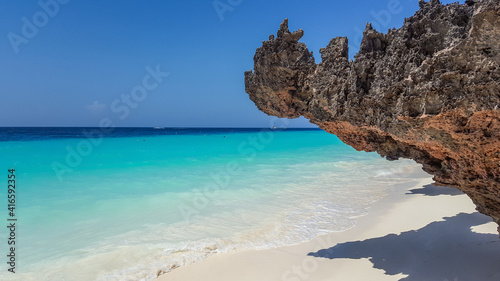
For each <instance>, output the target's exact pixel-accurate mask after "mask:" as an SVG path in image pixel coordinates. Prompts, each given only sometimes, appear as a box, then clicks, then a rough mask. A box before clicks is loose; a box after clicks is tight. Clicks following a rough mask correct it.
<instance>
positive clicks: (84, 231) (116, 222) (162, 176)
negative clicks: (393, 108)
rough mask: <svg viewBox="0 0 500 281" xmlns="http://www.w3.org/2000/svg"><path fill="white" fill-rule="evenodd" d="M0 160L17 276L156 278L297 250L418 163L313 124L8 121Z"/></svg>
mask: <svg viewBox="0 0 500 281" xmlns="http://www.w3.org/2000/svg"><path fill="white" fill-rule="evenodd" d="M0 155H1V158H0V175H1V174H2V173H3V174H4V176H3V177H4V178H5V181H4V184H5V185H6V184H7V180H6V179H7V173H8V170H9V169H15V175H16V218H17V219H18V221H17V222H16V223H17V226H18V229H17V231H18V232H17V242H18V243H17V270H18V272H17V273H16V275H15V277H16V278H18V279H17V280H153V279H154V278H156V276H157V274H158V273H162V272H168V271H170V270H172V269H174V268H176V267H179V266H183V265H187V264H191V263H195V262H198V261H201V260H203V259H205V258H206V257H208V256H210V255H212V254H215V253H225V252H232V251H240V250H251V249H269V248H274V247H280V246H286V245H293V244H298V243H303V242H306V241H309V240H310V239H312V238H314V237H317V236H318V235H322V234H327V233H330V232H334V231H344V230H346V229H349V228H351V227H352V226H354V225H355V219H356V218H357V217H359V216H362V215H365V214H366V213H367V212H368V208H369V207H370V206H371V205H372V204H373V203H374V202H376V201H377V200H379V199H381V198H382V197H384V196H385V195H386V194H387V193H388V192H389V190H390V188H391V187H392V186H394V185H395V184H397V183H399V182H401V181H404V180H405V179H404V178H400V177H399V176H401V175H402V174H404V173H405V171H408V169H414V168H415V167H418V165H417V164H416V163H415V162H413V161H410V160H401V161H395V162H390V161H387V160H385V159H383V158H381V157H380V156H379V155H377V154H376V153H366V152H358V151H356V150H354V149H353V148H352V147H350V146H347V145H345V144H344V143H342V142H341V141H340V140H339V139H338V138H337V137H336V136H334V135H331V134H328V133H326V132H324V131H322V130H320V129H317V128H286V129H284V128H275V129H270V128H164V127H154V128H151V127H147V128H144V127H134V128H126V127H116V128H113V129H112V130H110V131H107V132H105V131H102V128H92V127H0ZM5 187H6V186H5ZM5 189H6V188H4V190H5ZM2 196H3V197H4V199H5V200H4V199H2V202H4V203H2V204H0V209H1V210H2V211H1V212H0V215H1V216H2V219H3V220H4V221H5V219H6V218H8V216H9V214H8V212H7V199H6V197H7V193H6V192H2ZM7 235H8V233H7V229H6V228H5V227H2V228H1V230H0V236H1V237H7ZM0 242H1V245H0V249H1V251H2V252H6V251H7V243H6V242H5V240H4V238H2V240H1V241H0ZM4 266H5V265H4ZM8 274H9V273H8V272H7V271H6V270H2V272H0V279H3V278H4V277H8V278H9V279H8V280H16V279H12V276H11V275H8Z"/></svg>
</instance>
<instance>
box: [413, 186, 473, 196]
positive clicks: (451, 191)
mask: <svg viewBox="0 0 500 281" xmlns="http://www.w3.org/2000/svg"><path fill="white" fill-rule="evenodd" d="M406 194H410V195H414V194H423V195H426V196H439V195H450V196H455V195H462V194H464V193H463V192H462V191H460V190H459V189H458V188H454V187H447V186H437V185H434V184H428V185H424V187H422V188H415V189H410V190H409V192H408V193H406Z"/></svg>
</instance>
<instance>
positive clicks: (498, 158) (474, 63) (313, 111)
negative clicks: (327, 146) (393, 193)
mask: <svg viewBox="0 0 500 281" xmlns="http://www.w3.org/2000/svg"><path fill="white" fill-rule="evenodd" d="M419 4H420V10H419V11H417V12H416V13H415V15H414V16H412V17H411V18H408V19H406V20H405V22H404V25H403V26H402V27H401V28H399V29H393V30H390V31H389V32H388V33H386V34H382V33H379V32H378V31H376V30H374V29H373V28H372V27H371V25H370V24H368V25H367V27H366V30H365V31H364V34H363V35H364V36H363V39H362V42H361V46H360V51H359V53H358V54H357V55H356V56H355V60H354V61H349V59H348V41H347V38H345V37H337V38H334V39H332V40H331V41H330V43H329V44H328V46H327V47H326V48H322V49H321V50H320V53H321V58H322V61H321V63H319V64H316V62H315V60H314V57H313V54H312V53H311V52H310V51H309V50H308V49H307V46H306V45H305V44H304V43H300V42H298V41H299V39H300V38H301V37H302V35H303V33H304V32H303V31H302V30H298V31H295V32H290V31H289V30H288V21H287V20H285V21H284V22H283V23H282V24H281V26H280V28H279V31H278V34H277V36H276V38H275V37H274V35H271V36H270V37H269V40H268V41H265V42H263V45H262V47H260V48H258V49H257V51H256V54H255V56H254V62H255V64H254V71H253V72H252V71H247V72H245V86H246V92H247V93H248V94H249V96H250V99H251V100H252V101H253V102H254V103H255V104H256V105H257V107H258V108H259V109H260V110H262V111H263V112H265V113H267V114H269V115H274V116H278V117H287V118H296V117H299V116H304V117H306V118H308V119H309V120H310V121H311V122H312V123H314V124H317V125H319V127H320V128H322V129H324V130H326V131H327V132H330V133H332V134H335V135H337V136H338V137H339V138H340V139H341V140H342V141H343V142H345V143H346V144H348V145H351V146H353V147H354V148H355V149H357V150H364V151H376V152H378V153H379V154H380V155H382V156H385V157H386V158H387V159H389V160H395V159H398V158H400V157H404V158H411V159H414V160H415V161H417V162H418V163H421V164H422V165H423V169H424V170H425V171H426V172H428V173H430V174H432V175H434V180H435V181H436V183H438V184H442V185H447V186H454V187H457V188H459V189H460V190H462V191H464V192H465V193H466V194H467V195H469V196H470V198H471V199H472V200H473V202H474V203H475V204H476V206H477V210H478V211H480V212H482V213H484V214H487V215H489V216H491V217H492V218H493V219H494V221H495V222H497V223H499V224H500V108H499V106H500V1H498V0H478V1H471V0H467V1H466V4H463V5H459V4H458V3H455V4H450V5H442V4H441V3H440V2H439V1H438V0H431V1H430V2H424V1H422V0H421V1H420V2H419ZM499 231H500V228H499Z"/></svg>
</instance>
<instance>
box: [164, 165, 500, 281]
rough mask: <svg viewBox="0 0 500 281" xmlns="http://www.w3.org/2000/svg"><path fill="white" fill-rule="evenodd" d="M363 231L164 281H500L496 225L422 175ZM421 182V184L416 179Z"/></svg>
mask: <svg viewBox="0 0 500 281" xmlns="http://www.w3.org/2000/svg"><path fill="white" fill-rule="evenodd" d="M409 179H413V180H409V181H408V183H407V184H405V186H399V187H397V188H394V189H393V190H391V192H390V194H389V195H387V196H386V197H384V198H383V199H382V200H380V201H378V202H376V203H375V204H374V206H373V207H372V208H370V210H369V213H368V215H366V216H363V217H360V218H358V219H357V221H356V226H355V227H353V228H351V229H349V230H347V231H344V232H337V233H331V234H329V235H324V236H320V237H317V238H315V239H313V240H312V241H310V242H308V243H303V244H300V245H293V246H287V247H281V248H276V249H269V250H258V251H241V252H235V253H228V254H215V255H212V256H210V257H209V258H208V259H206V260H205V261H202V262H199V263H196V264H193V265H189V266H184V267H180V268H178V269H175V270H173V271H172V272H170V273H167V274H163V275H161V276H160V277H159V278H158V280H160V281H190V280H193V281H194V280H197V281H199V280H217V281H226V280H227V281H235V280H238V281H247V280H248V281H250V280H252V281H257V280H259V281H266V280H269V281H271V280H273V281H276V280H282V281H299V280H310V281H322V280H342V281H345V280H415V281H417V280H418V281H422V280H427V281H428V280H440V281H445V280H448V281H462V280H483V281H484V280H500V267H499V266H498V265H499V264H500V239H498V233H497V231H496V228H497V226H496V224H494V223H493V222H492V221H491V219H490V218H489V217H487V216H484V215H482V214H479V213H477V212H476V211H475V206H474V205H473V203H472V202H471V200H470V199H469V198H468V197H467V196H466V195H464V194H462V193H461V192H460V191H459V190H457V189H454V188H449V187H439V186H434V185H433V184H432V180H431V179H430V176H428V175H427V174H425V173H423V172H421V171H419V172H417V173H416V174H415V175H411V176H409ZM415 179H418V181H415Z"/></svg>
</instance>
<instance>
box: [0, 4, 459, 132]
mask: <svg viewBox="0 0 500 281" xmlns="http://www.w3.org/2000/svg"><path fill="white" fill-rule="evenodd" d="M443 2H444V3H451V2H454V1H443ZM462 2H463V1H462ZM43 6H45V8H44V7H43ZM417 9H418V1H417V0H383V1H373V0H351V1H331V0H330V1H324V0H316V1H315V0H312V1H304V0H301V1H299V0H287V1H284V0H283V1H261V0H252V1H250V0H217V1H213V0H203V1H194V0H183V1H165V0H163V1H162V0H150V1H136V0H131V1H118V0H110V1H94V0H92V1H90V0H89V1H76V0H72V1H69V0H59V2H57V1H56V0H41V1H40V2H37V1H14V0H10V1H8V0H1V1H0V18H1V19H2V20H1V23H0V34H1V35H2V37H1V39H0V60H1V64H0V99H1V101H0V126H91V127H97V126H99V122H100V120H102V119H103V118H109V119H111V120H112V121H113V123H114V125H116V126H164V127H268V126H269V124H270V120H271V117H269V116H267V115H265V114H263V113H261V112H260V111H259V110H258V109H257V108H256V107H255V105H254V104H253V103H252V102H251V101H250V99H249V98H248V95H247V94H246V93H245V89H244V82H243V73H244V71H246V70H249V69H251V68H253V55H254V53H255V49H256V48H258V47H259V46H261V44H262V43H261V41H263V40H267V38H268V37H269V35H270V34H272V33H274V34H275V33H276V31H277V30H278V27H279V24H280V23H281V22H282V21H283V19H284V18H289V26H290V29H291V30H296V29H298V28H302V29H304V31H305V35H304V37H303V38H302V40H301V41H302V42H304V43H306V44H307V45H308V47H309V49H310V50H311V51H313V52H314V55H315V58H316V61H317V62H318V60H319V53H318V50H319V48H321V47H324V46H326V45H327V44H328V42H329V40H330V39H331V38H333V37H336V36H348V37H349V40H350V42H349V43H350V55H351V57H352V56H353V55H354V53H355V52H357V46H359V41H360V40H361V37H360V33H361V32H362V31H363V29H364V27H365V24H366V22H372V23H374V27H375V28H376V29H378V30H381V31H383V32H386V31H387V29H389V28H392V27H400V26H401V25H402V23H403V20H404V18H405V17H409V16H411V15H413V14H414V13H415V11H416V10H417ZM147 69H149V71H148V70H147ZM151 71H152V72H160V74H158V73H157V74H156V76H155V77H156V79H155V77H153V76H154V75H153V76H152V75H151V74H150V73H151ZM167 72H168V76H167V74H165V73H167ZM148 75H149V76H148ZM158 75H159V76H158ZM144 81H146V82H144ZM144 83H146V84H144ZM145 88H148V89H147V90H145ZM144 90H145V91H146V92H144ZM132 92H134V95H133V96H132ZM124 96H129V97H128V100H127V98H126V97H125V98H124ZM131 97H132V98H131ZM304 126H311V125H310V124H309V123H308V121H307V120H305V119H296V120H291V121H290V122H289V123H288V127H304Z"/></svg>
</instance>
